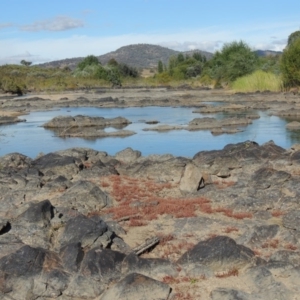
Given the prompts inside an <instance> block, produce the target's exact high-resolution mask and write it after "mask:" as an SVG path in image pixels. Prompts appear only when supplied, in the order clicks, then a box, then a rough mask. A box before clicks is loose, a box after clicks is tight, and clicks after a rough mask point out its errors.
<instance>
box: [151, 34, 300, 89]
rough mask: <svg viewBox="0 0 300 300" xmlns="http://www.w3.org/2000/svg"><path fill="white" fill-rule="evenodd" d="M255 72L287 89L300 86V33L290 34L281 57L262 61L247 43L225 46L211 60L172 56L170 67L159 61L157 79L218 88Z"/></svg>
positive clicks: (196, 53)
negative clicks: (199, 82) (273, 77)
mask: <svg viewBox="0 0 300 300" xmlns="http://www.w3.org/2000/svg"><path fill="white" fill-rule="evenodd" d="M256 71H264V72H266V73H271V74H275V75H277V76H281V78H282V82H283V87H284V88H289V87H292V86H300V31H296V32H293V33H292V34H290V36H289V37H288V45H287V47H286V49H285V50H284V51H283V54H282V55H272V56H271V55H269V56H264V57H259V56H258V55H257V54H256V53H255V51H253V50H252V49H251V48H250V47H249V45H247V44H246V43H245V42H243V41H233V42H231V43H226V44H224V46H223V47H222V49H221V50H219V51H216V52H215V53H214V55H213V57H212V58H211V59H210V60H206V57H205V56H204V55H202V54H201V53H200V52H195V53H194V54H193V55H191V56H189V55H184V54H182V53H180V54H178V55H177V56H172V57H171V58H170V59H169V62H168V64H167V65H163V63H162V62H161V61H158V65H157V74H156V75H155V77H156V78H158V79H161V80H162V81H165V82H168V81H171V80H184V79H190V78H199V79H200V80H202V81H203V82H207V83H208V84H209V83H214V86H216V87H218V86H224V85H228V84H229V85H230V84H231V83H232V82H234V81H236V80H237V79H238V78H241V77H243V76H247V75H249V74H253V73H254V72H256Z"/></svg>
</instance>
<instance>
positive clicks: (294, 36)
mask: <svg viewBox="0 0 300 300" xmlns="http://www.w3.org/2000/svg"><path fill="white" fill-rule="evenodd" d="M299 38H300V30H297V31H295V32H293V33H291V34H290V35H289V37H288V46H290V45H291V44H292V43H293V42H294V41H295V40H297V39H299Z"/></svg>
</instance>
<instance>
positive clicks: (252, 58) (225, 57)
mask: <svg viewBox="0 0 300 300" xmlns="http://www.w3.org/2000/svg"><path fill="white" fill-rule="evenodd" d="M257 62H258V56H257V55H256V54H255V53H254V52H253V51H252V50H251V49H250V47H249V46H248V45H247V44H246V43H244V42H243V41H240V42H236V41H234V42H232V43H229V44H225V45H224V46H223V48H222V50H221V51H220V52H219V51H217V52H216V53H215V54H214V56H213V57H212V59H211V60H210V61H209V64H208V68H209V70H210V75H211V77H212V78H214V79H215V80H217V81H220V80H221V81H227V82H232V81H234V80H236V79H237V78H238V77H242V76H244V75H247V74H250V73H252V72H253V71H254V70H255V67H256V65H257Z"/></svg>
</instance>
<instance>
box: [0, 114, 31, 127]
mask: <svg viewBox="0 0 300 300" xmlns="http://www.w3.org/2000/svg"><path fill="white" fill-rule="evenodd" d="M19 122H26V120H25V119H19V118H18V117H10V116H0V125H3V124H13V123H19Z"/></svg>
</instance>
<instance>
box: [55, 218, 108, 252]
mask: <svg viewBox="0 0 300 300" xmlns="http://www.w3.org/2000/svg"><path fill="white" fill-rule="evenodd" d="M105 232H107V225H106V223H105V222H103V221H102V220H101V219H93V218H88V217H85V216H83V215H79V216H77V217H75V218H72V219H70V220H69V221H68V222H67V224H66V226H65V228H64V231H63V233H62V236H61V237H60V240H59V244H60V248H62V247H64V246H66V245H68V244H72V243H79V242H80V243H81V244H82V247H83V248H85V247H88V246H92V245H94V244H95V243H96V242H97V239H99V237H100V236H102V235H104V233H105ZM98 242H99V241H98Z"/></svg>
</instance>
